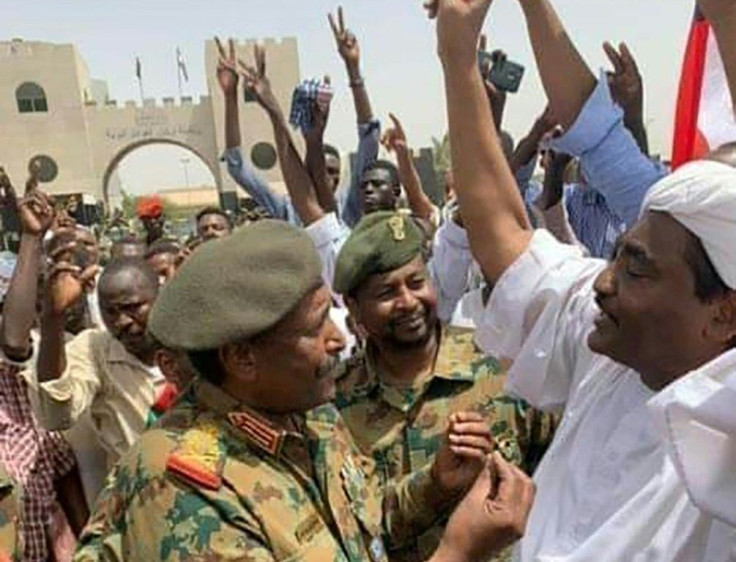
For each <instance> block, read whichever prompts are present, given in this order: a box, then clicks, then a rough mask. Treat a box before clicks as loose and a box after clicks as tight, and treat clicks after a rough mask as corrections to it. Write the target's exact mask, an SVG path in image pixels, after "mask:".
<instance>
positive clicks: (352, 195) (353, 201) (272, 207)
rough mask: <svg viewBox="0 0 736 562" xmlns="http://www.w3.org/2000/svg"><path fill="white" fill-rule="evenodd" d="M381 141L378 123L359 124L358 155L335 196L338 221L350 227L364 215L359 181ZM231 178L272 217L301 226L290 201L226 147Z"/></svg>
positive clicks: (237, 152) (238, 152)
mask: <svg viewBox="0 0 736 562" xmlns="http://www.w3.org/2000/svg"><path fill="white" fill-rule="evenodd" d="M380 138H381V123H380V122H379V121H378V120H377V119H374V120H373V121H370V122H368V123H359V124H358V153H357V158H356V161H355V166H354V167H353V169H352V170H351V178H350V185H349V186H348V188H347V189H344V188H340V189H338V191H337V192H336V193H335V197H336V199H337V201H336V203H337V209H338V215H339V217H340V220H341V221H342V222H343V223H344V224H346V225H347V226H349V227H351V228H352V227H353V226H355V225H356V224H357V223H358V221H359V220H360V217H361V216H362V214H363V209H362V206H361V203H360V178H361V176H362V175H363V170H365V168H366V167H367V166H368V165H369V164H371V163H373V162H375V161H376V158H377V157H378V143H379V141H380ZM224 158H225V162H226V163H227V171H228V173H229V174H230V177H231V178H232V179H233V181H235V183H237V184H238V185H239V186H240V187H242V188H243V189H244V190H245V191H246V193H248V195H250V196H251V197H252V198H253V199H254V200H255V201H256V203H258V204H259V205H260V206H261V207H263V208H264V209H265V210H266V211H268V213H269V214H270V215H271V216H272V217H273V218H277V219H281V220H285V221H287V222H289V223H291V224H293V225H296V226H302V222H301V219H300V218H299V216H298V214H297V212H296V210H295V209H294V205H293V204H292V202H291V198H290V197H289V196H288V195H280V194H278V193H274V192H273V191H272V190H271V188H270V187H269V185H268V184H267V183H266V182H265V181H264V180H263V179H262V178H261V177H259V176H258V174H256V172H255V170H254V169H253V168H252V167H250V166H249V165H247V164H246V163H245V161H244V160H243V155H242V154H241V152H240V147H233V148H229V149H227V150H226V151H225V154H224Z"/></svg>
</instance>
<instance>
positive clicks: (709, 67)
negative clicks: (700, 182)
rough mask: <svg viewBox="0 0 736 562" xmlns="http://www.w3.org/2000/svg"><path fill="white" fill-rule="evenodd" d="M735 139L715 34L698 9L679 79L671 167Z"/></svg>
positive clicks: (727, 91) (735, 131) (734, 127)
mask: <svg viewBox="0 0 736 562" xmlns="http://www.w3.org/2000/svg"><path fill="white" fill-rule="evenodd" d="M734 140H736V120H734V111H733V105H732V103H731V97H730V93H729V90H728V82H727V81H726V71H725V70H724V67H723V61H722V60H721V55H720V53H719V51H718V45H717V43H716V40H715V35H714V34H713V31H712V29H711V27H710V24H709V23H708V21H707V20H706V19H705V18H704V17H703V16H702V14H701V13H700V11H699V10H697V9H696V11H695V17H694V18H693V25H692V28H691V29H690V37H689V39H688V43H687V48H686V50H685V60H684V62H683V65H682V76H681V77H680V92H679V95H678V98H677V109H676V113H675V135H674V142H673V146H672V168H673V169H675V168H677V167H679V166H682V165H683V164H685V163H687V162H689V161H690V160H696V159H698V158H701V157H703V156H704V155H705V154H707V153H708V152H710V151H711V150H713V149H715V148H718V147H719V146H720V145H722V144H724V143H727V142H731V141H734Z"/></svg>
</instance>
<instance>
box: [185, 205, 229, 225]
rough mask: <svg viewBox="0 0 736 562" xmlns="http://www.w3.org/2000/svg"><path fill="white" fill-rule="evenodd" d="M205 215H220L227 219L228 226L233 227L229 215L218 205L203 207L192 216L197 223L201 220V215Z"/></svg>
mask: <svg viewBox="0 0 736 562" xmlns="http://www.w3.org/2000/svg"><path fill="white" fill-rule="evenodd" d="M207 215H220V216H221V217H223V218H224V219H225V220H226V221H227V224H228V225H229V226H230V228H232V227H233V222H232V219H231V218H230V215H228V214H227V213H226V212H225V211H223V210H222V209H220V207H205V208H204V209H202V210H201V211H199V212H198V213H197V214H196V215H195V216H194V220H195V221H196V222H197V223H199V221H200V220H202V217H204V216H207Z"/></svg>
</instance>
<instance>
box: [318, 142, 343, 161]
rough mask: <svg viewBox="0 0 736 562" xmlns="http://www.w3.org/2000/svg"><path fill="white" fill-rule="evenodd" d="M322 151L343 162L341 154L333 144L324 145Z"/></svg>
mask: <svg viewBox="0 0 736 562" xmlns="http://www.w3.org/2000/svg"><path fill="white" fill-rule="evenodd" d="M322 149H323V150H324V152H325V154H331V155H332V156H334V157H335V158H337V159H338V160H341V158H340V152H339V151H338V150H337V149H336V148H335V147H334V146H332V145H331V144H325V145H323V147H322Z"/></svg>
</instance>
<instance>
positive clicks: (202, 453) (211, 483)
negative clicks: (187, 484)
mask: <svg viewBox="0 0 736 562" xmlns="http://www.w3.org/2000/svg"><path fill="white" fill-rule="evenodd" d="M225 458H226V451H225V445H224V443H222V441H221V440H220V430H219V429H218V428H217V426H216V425H215V424H214V423H207V424H202V425H198V426H196V427H193V428H191V429H189V430H187V431H186V432H185V433H184V434H183V435H182V436H181V439H180V440H179V444H178V445H177V446H176V448H175V449H174V450H173V451H172V452H171V454H170V455H169V458H168V459H167V460H166V470H168V471H169V472H172V473H174V474H176V475H177V476H180V477H183V478H185V479H186V480H189V481H191V482H193V483H194V484H196V485H198V486H202V487H203V488H208V489H210V490H218V489H220V487H221V486H222V471H223V468H224V466H225Z"/></svg>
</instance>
